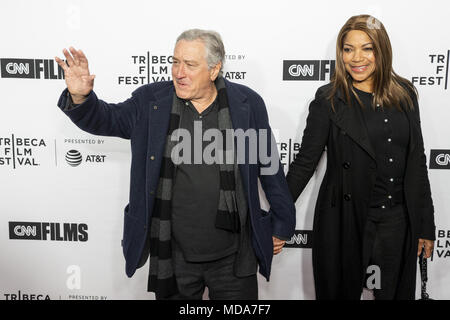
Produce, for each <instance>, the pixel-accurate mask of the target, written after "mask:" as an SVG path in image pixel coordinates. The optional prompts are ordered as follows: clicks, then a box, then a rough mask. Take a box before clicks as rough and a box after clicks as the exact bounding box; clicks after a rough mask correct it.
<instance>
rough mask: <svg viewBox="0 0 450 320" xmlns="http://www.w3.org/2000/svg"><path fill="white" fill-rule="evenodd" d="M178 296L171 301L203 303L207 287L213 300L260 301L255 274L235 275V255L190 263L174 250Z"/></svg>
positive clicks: (176, 249) (177, 250)
mask: <svg viewBox="0 0 450 320" xmlns="http://www.w3.org/2000/svg"><path fill="white" fill-rule="evenodd" d="M172 254H173V263H174V272H175V278H176V280H177V285H178V291H179V292H178V293H177V294H176V295H173V296H171V297H169V298H168V299H169V300H201V299H202V296H203V293H204V291H205V287H207V288H208V290H209V298H210V299H211V300H257V299H258V283H257V277H256V274H254V275H251V276H248V277H243V278H240V277H236V276H235V275H234V261H235V257H236V254H232V255H229V256H227V257H225V258H222V259H219V260H216V261H211V262H187V261H185V259H184V256H183V253H182V251H181V250H180V248H179V247H177V246H176V245H173V248H172Z"/></svg>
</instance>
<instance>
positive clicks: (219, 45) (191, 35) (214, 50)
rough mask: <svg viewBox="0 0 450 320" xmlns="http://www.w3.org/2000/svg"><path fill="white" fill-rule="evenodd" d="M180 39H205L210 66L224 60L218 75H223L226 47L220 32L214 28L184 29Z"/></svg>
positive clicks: (207, 59) (178, 39)
mask: <svg viewBox="0 0 450 320" xmlns="http://www.w3.org/2000/svg"><path fill="white" fill-rule="evenodd" d="M180 40H186V41H194V40H201V41H203V43H204V44H205V48H206V61H207V62H208V68H209V69H211V68H213V67H215V66H216V65H217V64H218V63H219V62H222V66H221V67H220V71H219V75H218V76H219V77H220V76H222V74H223V72H222V69H223V65H224V63H225V47H224V45H223V42H222V38H221V37H220V34H219V33H217V32H215V31H212V30H201V29H190V30H186V31H184V32H183V33H182V34H180V35H179V36H178V38H177V43H178V41H180Z"/></svg>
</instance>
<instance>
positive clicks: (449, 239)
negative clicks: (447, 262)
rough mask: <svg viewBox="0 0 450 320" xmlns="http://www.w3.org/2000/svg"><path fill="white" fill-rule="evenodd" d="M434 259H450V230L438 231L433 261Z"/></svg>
mask: <svg viewBox="0 0 450 320" xmlns="http://www.w3.org/2000/svg"><path fill="white" fill-rule="evenodd" d="M434 258H450V230H437V238H436V245H435V247H434V254H433V255H432V256H431V260H433V259H434Z"/></svg>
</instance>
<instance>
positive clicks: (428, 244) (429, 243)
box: [417, 239, 434, 259]
mask: <svg viewBox="0 0 450 320" xmlns="http://www.w3.org/2000/svg"><path fill="white" fill-rule="evenodd" d="M433 248H434V241H433V240H426V239H419V248H418V250H417V256H420V253H421V252H422V250H424V249H425V253H424V255H423V257H424V258H425V259H428V258H429V257H431V253H432V252H433Z"/></svg>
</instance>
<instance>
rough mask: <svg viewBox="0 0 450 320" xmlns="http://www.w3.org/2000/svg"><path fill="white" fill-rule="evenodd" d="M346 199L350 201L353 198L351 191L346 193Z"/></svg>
mask: <svg viewBox="0 0 450 320" xmlns="http://www.w3.org/2000/svg"><path fill="white" fill-rule="evenodd" d="M344 200H345V201H350V200H352V195H351V194H350V193H347V194H344Z"/></svg>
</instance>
